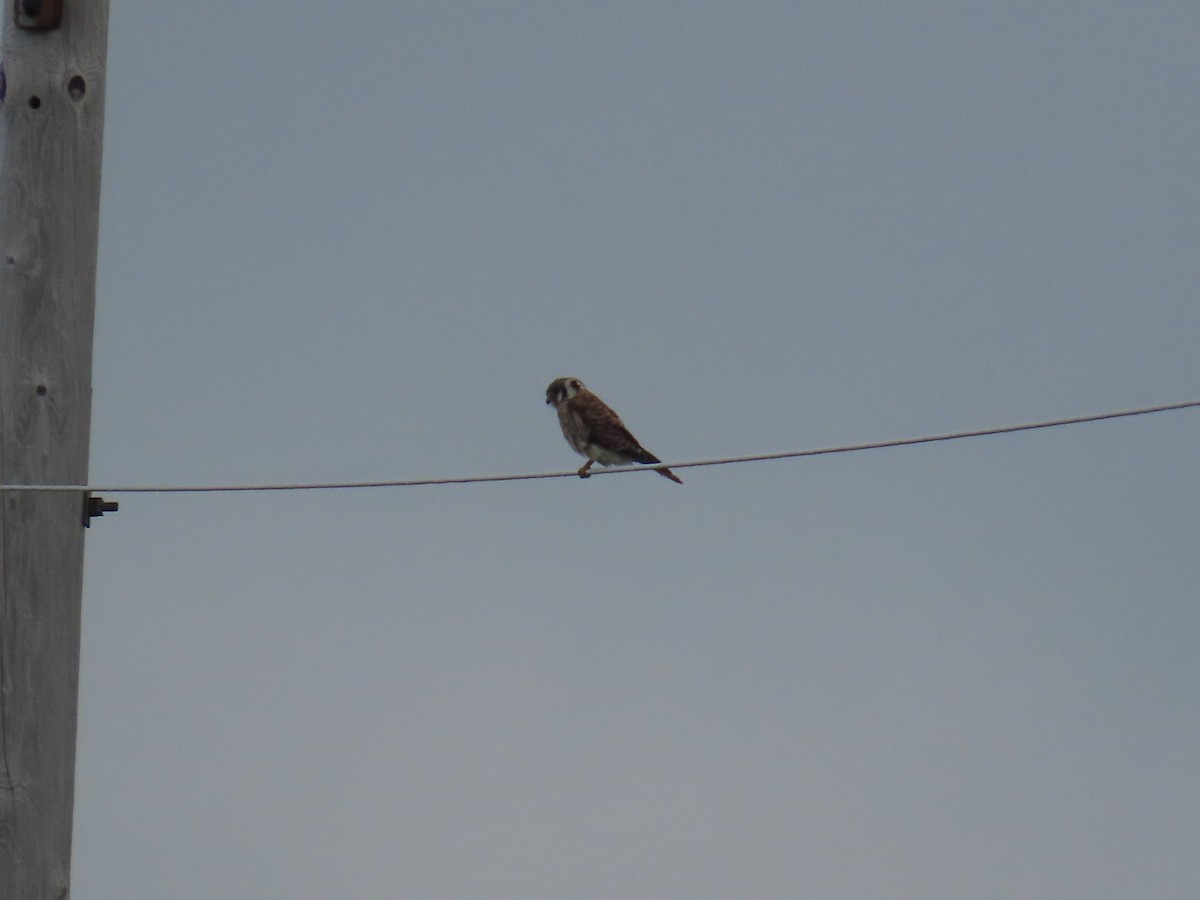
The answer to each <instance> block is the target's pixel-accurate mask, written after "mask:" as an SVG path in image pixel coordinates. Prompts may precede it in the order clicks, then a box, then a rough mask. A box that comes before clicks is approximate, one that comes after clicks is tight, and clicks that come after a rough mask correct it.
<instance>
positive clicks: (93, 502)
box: [83, 494, 121, 528]
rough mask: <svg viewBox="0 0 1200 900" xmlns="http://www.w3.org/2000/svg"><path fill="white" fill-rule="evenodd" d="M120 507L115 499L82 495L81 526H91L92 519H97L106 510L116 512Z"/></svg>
mask: <svg viewBox="0 0 1200 900" xmlns="http://www.w3.org/2000/svg"><path fill="white" fill-rule="evenodd" d="M120 508H121V504H119V503H117V501H116V500H105V499H104V498H103V497H93V496H92V495H91V494H84V495H83V527H84V528H91V527H92V519H98V518H100V517H101V516H102V515H104V514H105V513H106V512H116V511H117V510H118V509H120Z"/></svg>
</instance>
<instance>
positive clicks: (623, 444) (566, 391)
mask: <svg viewBox="0 0 1200 900" xmlns="http://www.w3.org/2000/svg"><path fill="white" fill-rule="evenodd" d="M546 403H547V404H548V405H550V406H553V407H554V408H555V409H556V410H557V411H558V424H559V425H561V426H562V433H563V437H565V438H566V439H567V443H568V444H570V445H571V446H572V447H574V448H575V451H576V452H577V453H580V454H582V455H583V456H586V457H587V462H586V463H584V464H583V468H581V469H580V470H579V477H580V478H587V477H589V476H588V469H590V468H591V467H592V464H593V463H600V465H602V466H627V465H629V464H630V463H643V464H645V465H651V464H653V463H661V462H662V460H661V459H659V458H658V457H657V456H655V455H654V454H653V453H651V452H650V451H649V450H647V449H646V448H645V447H643V446H642V445H641V444H639V443H638V439H637V438H635V437H634V436H633V435H632V434H630V432H629V429H628V428H626V427H625V423H624V422H622V421H621V417H620V416H618V415H617V414H616V413H615V412H613V411H612V409H610V408H609V406H608V404H606V403H605V402H604V401H603V400H601V399H600V398H599V397H597V396H596V395H595V394H593V393H592V392H591V391H589V390H588V389H587V388H586V387H584V386H583V382H582V381H580V380H579V379H578V378H556V379H554V380H553V381H552V382H550V387H548V388H546ZM657 471H658V474H659V475H661V476H663V478H670V479H671V480H672V481H674V482H675V483H676V484H683V481H682V480H681V479H680V478H679V476H677V475H676V474H675V473H674V472H672V471H671V470H670V469H668V468H667V467H666V466H662V467H661V468H659V469H658V470H657Z"/></svg>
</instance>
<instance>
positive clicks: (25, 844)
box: [0, 0, 108, 900]
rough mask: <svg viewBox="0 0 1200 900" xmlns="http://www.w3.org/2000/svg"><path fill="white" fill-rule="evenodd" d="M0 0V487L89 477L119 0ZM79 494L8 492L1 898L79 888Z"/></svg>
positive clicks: (1, 569) (0, 581) (2, 523)
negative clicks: (112, 22)
mask: <svg viewBox="0 0 1200 900" xmlns="http://www.w3.org/2000/svg"><path fill="white" fill-rule="evenodd" d="M14 10H15V4H14V2H13V0H3V13H2V15H3V35H2V39H0V55H2V56H0V58H2V62H3V67H4V68H3V77H2V78H0V84H2V85H3V93H4V96H3V98H2V99H0V483H4V484H85V483H86V482H87V457H88V437H89V430H90V424H91V423H90V419H91V361H92V321H93V310H94V299H95V274H96V244H97V232H98V220H99V201H100V159H101V146H102V137H103V125H104V66H105V54H106V46H107V30H108V0H64V3H63V16H62V24H61V27H59V28H58V29H55V30H51V31H27V30H23V29H18V28H17V27H16V25H15V21H14ZM83 502H84V501H83V497H82V495H81V494H75V493H62V494H52V493H34V492H24V491H19V492H5V493H2V494H0V897H2V898H13V900H16V898H21V900H42V898H53V900H62V898H65V897H67V896H68V895H69V891H70V865H71V825H72V807H73V802H74V779H75V771H74V770H75V732H76V703H77V695H78V690H77V687H78V674H79V614H80V594H81V588H82V575H83V529H82V521H83V520H82V507H83Z"/></svg>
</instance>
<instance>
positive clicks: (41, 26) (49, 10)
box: [13, 0, 63, 31]
mask: <svg viewBox="0 0 1200 900" xmlns="http://www.w3.org/2000/svg"><path fill="white" fill-rule="evenodd" d="M13 3H14V4H16V6H15V13H16V15H15V19H16V22H17V27H18V28H29V29H31V30H34V31H47V30H49V29H51V28H57V27H58V26H59V23H61V22H62V8H63V0H13Z"/></svg>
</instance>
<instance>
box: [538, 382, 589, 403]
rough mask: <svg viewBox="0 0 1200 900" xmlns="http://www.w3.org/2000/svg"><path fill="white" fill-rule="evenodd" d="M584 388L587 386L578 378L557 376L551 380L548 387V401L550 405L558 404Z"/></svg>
mask: <svg viewBox="0 0 1200 900" xmlns="http://www.w3.org/2000/svg"><path fill="white" fill-rule="evenodd" d="M584 390H587V388H585V387H584V386H583V382H582V381H580V380H579V379H578V378H555V379H554V380H553V381H552V382H550V387H548V388H546V403H547V405H549V406H558V404H560V403H562V402H563V401H565V400H570V399H571V398H572V397H574V396H575V395H576V394H578V393H579V392H580V391H584Z"/></svg>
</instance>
